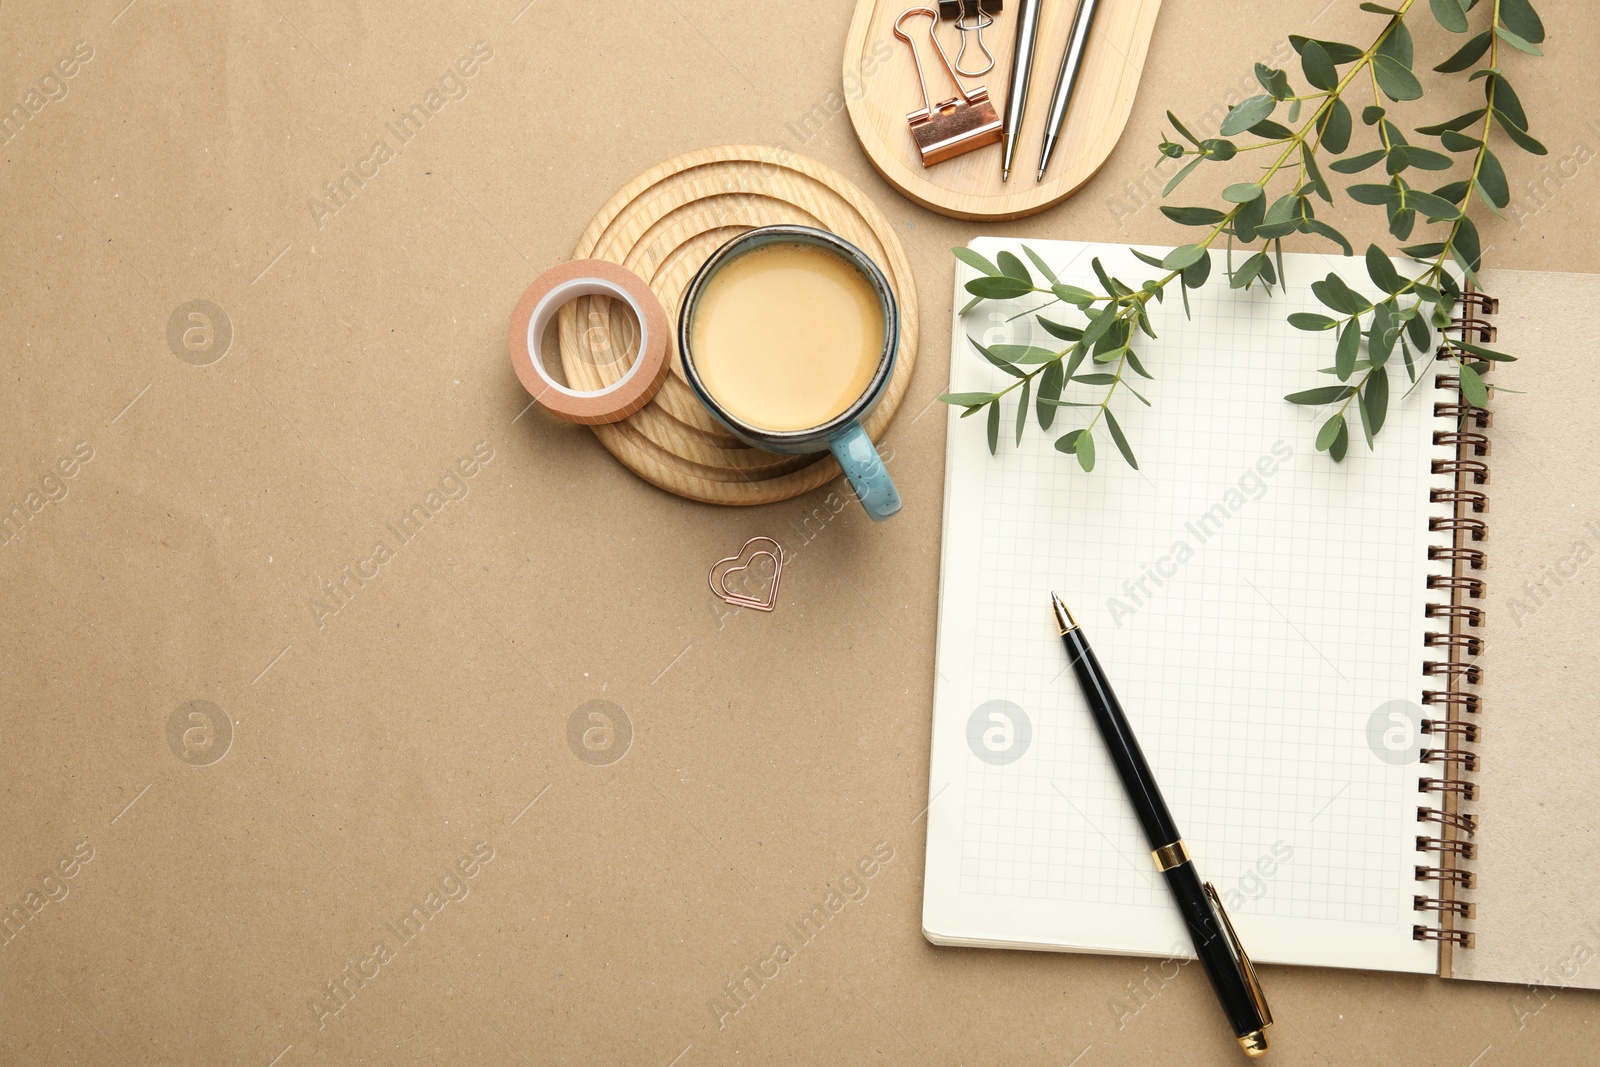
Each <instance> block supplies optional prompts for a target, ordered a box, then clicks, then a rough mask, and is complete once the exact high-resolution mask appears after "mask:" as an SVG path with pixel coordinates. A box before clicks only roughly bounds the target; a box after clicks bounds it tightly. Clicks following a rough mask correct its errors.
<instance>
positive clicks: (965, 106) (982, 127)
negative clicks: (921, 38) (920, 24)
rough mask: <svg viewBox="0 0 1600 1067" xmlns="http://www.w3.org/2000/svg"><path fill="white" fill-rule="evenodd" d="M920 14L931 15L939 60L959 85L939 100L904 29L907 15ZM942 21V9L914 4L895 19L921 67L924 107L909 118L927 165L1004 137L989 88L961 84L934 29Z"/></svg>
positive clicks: (919, 79) (919, 80) (931, 31)
mask: <svg viewBox="0 0 1600 1067" xmlns="http://www.w3.org/2000/svg"><path fill="white" fill-rule="evenodd" d="M917 15H926V16H927V17H928V19H929V22H928V40H929V41H931V42H932V43H933V50H934V51H935V52H936V53H938V55H939V62H940V63H942V64H943V65H944V69H945V72H946V73H948V74H949V75H950V80H951V81H952V82H954V83H955V87H956V95H955V96H952V97H951V98H950V99H948V100H945V101H943V102H941V103H939V104H935V103H933V100H932V98H931V97H930V96H928V83H927V80H926V79H924V78H923V76H922V58H921V57H920V56H919V55H918V54H917V45H916V42H914V41H913V40H912V39H911V38H910V37H909V36H908V35H907V34H906V32H905V30H903V29H901V26H902V24H903V23H904V22H905V21H906V20H907V19H909V18H913V17H915V16H917ZM938 25H939V13H938V12H937V11H935V10H934V9H933V8H931V7H914V8H911V9H910V10H909V11H906V12H904V13H903V14H901V16H900V17H899V18H897V19H895V20H894V35H895V36H896V37H898V38H900V39H901V40H902V41H904V42H905V43H906V45H907V47H909V48H910V49H911V63H912V65H913V66H915V67H916V68H917V85H919V86H920V87H921V89H922V107H921V108H919V109H917V110H916V111H913V112H911V113H910V114H908V115H907V116H906V121H907V122H909V123H910V124H911V137H912V139H913V140H914V141H916V143H917V152H918V153H919V154H920V155H921V156H922V165H923V166H924V167H931V166H933V165H934V164H935V163H943V162H944V161H945V160H947V159H954V158H955V157H956V156H959V155H963V154H964V153H967V152H971V151H972V150H973V149H975V148H983V147H984V146H985V145H992V144H996V143H998V142H999V140H1000V137H1001V133H1000V116H999V115H997V114H995V110H994V103H993V102H992V101H991V100H990V99H989V90H988V89H987V88H985V87H984V86H982V85H980V86H978V87H977V88H976V89H973V90H972V91H971V92H968V91H967V89H966V87H965V86H963V85H962V84H961V77H960V76H959V75H958V74H956V69H955V67H953V66H951V65H950V57H949V56H947V55H945V54H944V48H943V47H942V46H941V45H940V44H939V36H938V34H936V33H935V32H934V30H935V28H936V27H937V26H938Z"/></svg>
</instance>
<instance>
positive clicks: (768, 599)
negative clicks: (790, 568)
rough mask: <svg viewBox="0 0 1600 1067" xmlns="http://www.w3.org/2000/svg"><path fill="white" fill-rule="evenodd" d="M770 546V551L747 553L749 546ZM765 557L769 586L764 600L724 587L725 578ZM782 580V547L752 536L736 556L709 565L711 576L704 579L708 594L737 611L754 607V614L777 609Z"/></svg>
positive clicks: (772, 541) (744, 569)
mask: <svg viewBox="0 0 1600 1067" xmlns="http://www.w3.org/2000/svg"><path fill="white" fill-rule="evenodd" d="M758 544H759V545H770V546H771V547H770V548H767V547H761V548H756V549H754V551H752V550H751V546H753V545H758ZM760 556H765V557H767V558H768V559H770V560H771V561H772V585H771V586H770V587H769V588H768V589H767V595H766V596H765V597H759V598H758V597H751V596H744V595H743V594H740V593H735V592H734V591H733V590H731V589H729V588H728V578H729V577H730V576H731V575H735V574H739V573H741V572H743V571H746V570H748V569H749V568H750V567H751V565H752V564H754V563H755V561H756V559H757V558H758V557H760ZM782 577H783V546H782V545H780V544H778V542H777V541H775V540H773V539H772V538H770V537H752V538H750V540H748V541H746V542H745V543H744V547H743V548H741V549H739V552H738V554H737V555H733V556H724V557H723V558H722V559H719V560H717V561H716V562H715V563H713V564H712V565H711V573H710V574H708V575H707V576H706V580H707V581H708V582H710V584H711V591H712V592H713V593H715V594H716V595H717V596H718V597H720V598H721V599H722V600H724V601H726V602H728V603H729V604H732V605H734V606H735V607H741V608H754V609H756V610H757V611H771V610H772V609H773V608H775V607H777V606H778V581H779V579H781V578H782Z"/></svg>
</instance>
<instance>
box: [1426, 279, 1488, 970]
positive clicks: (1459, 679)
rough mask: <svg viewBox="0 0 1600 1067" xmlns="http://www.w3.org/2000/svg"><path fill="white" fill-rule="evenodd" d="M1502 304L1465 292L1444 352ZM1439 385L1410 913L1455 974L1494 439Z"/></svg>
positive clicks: (1466, 913) (1465, 942)
mask: <svg viewBox="0 0 1600 1067" xmlns="http://www.w3.org/2000/svg"><path fill="white" fill-rule="evenodd" d="M1498 310H1499V301H1497V300H1495V299H1494V298H1493V297H1489V296H1485V295H1484V294H1483V293H1479V292H1476V291H1474V290H1472V289H1471V288H1470V287H1469V288H1468V290H1467V291H1466V292H1465V293H1463V294H1462V297H1461V302H1460V305H1459V307H1458V309H1457V317H1456V318H1455V319H1453V320H1452V321H1451V324H1450V326H1449V327H1448V328H1446V329H1445V330H1444V331H1443V333H1444V335H1445V336H1444V339H1443V341H1442V342H1441V344H1440V350H1439V354H1440V355H1441V356H1446V355H1454V354H1456V353H1458V352H1460V351H1461V350H1460V349H1458V348H1457V347H1456V346H1455V344H1454V343H1453V342H1454V341H1455V340H1468V339H1473V340H1476V341H1480V342H1484V343H1488V342H1491V341H1493V340H1494V338H1495V327H1494V324H1493V323H1491V322H1489V321H1488V317H1489V316H1491V315H1493V314H1495V312H1496V311H1498ZM1435 385H1437V386H1438V387H1439V388H1443V389H1452V390H1453V391H1454V395H1455V399H1454V401H1453V402H1449V403H1438V404H1435V405H1434V406H1433V414H1434V416H1435V417H1437V418H1441V419H1449V420H1450V425H1451V428H1450V429H1448V430H1439V431H1437V432H1435V433H1434V435H1433V443H1434V444H1436V445H1441V446H1444V447H1448V448H1450V449H1451V451H1452V453H1453V456H1452V458H1451V459H1445V460H1435V461H1434V462H1433V465H1432V469H1433V473H1434V474H1440V475H1449V476H1450V487H1449V488H1438V489H1434V490H1433V491H1432V492H1431V493H1430V494H1429V500H1430V501H1431V502H1432V503H1435V504H1447V505H1449V506H1450V514H1449V515H1448V516H1447V517H1436V518H1432V519H1430V520H1429V521H1428V529H1429V530H1430V531H1431V532H1434V533H1443V534H1448V535H1449V538H1450V542H1449V544H1448V545H1434V546H1431V547H1430V548H1429V549H1428V559H1429V560H1431V561H1434V562H1438V563H1442V564H1445V568H1442V569H1441V573H1438V574H1434V575H1432V576H1430V577H1429V578H1428V588H1429V589H1430V590H1432V591H1436V592H1438V593H1441V594H1443V595H1445V596H1447V597H1448V598H1449V599H1447V600H1443V601H1440V602H1438V603H1433V604H1429V605H1428V606H1427V608H1426V609H1425V611H1426V615H1427V617H1428V618H1430V619H1439V620H1442V621H1443V622H1445V624H1446V625H1447V626H1448V629H1445V630H1440V631H1435V632H1431V633H1429V634H1427V635H1426V637H1425V638H1424V639H1423V643H1424V645H1425V646H1426V647H1427V648H1428V649H1430V650H1435V653H1436V655H1438V656H1439V657H1440V658H1438V659H1430V660H1429V661H1428V662H1426V663H1424V664H1423V674H1424V675H1425V676H1426V677H1428V678H1431V679H1441V680H1442V684H1443V688H1438V689H1427V690H1424V691H1423V694H1422V702H1423V704H1424V705H1426V706H1428V707H1429V708H1433V709H1438V710H1437V711H1436V712H1435V713H1434V714H1435V717H1432V718H1427V719H1424V720H1423V721H1422V732H1423V734H1425V735H1427V736H1428V737H1429V738H1430V739H1432V740H1433V744H1432V745H1431V746H1429V747H1425V748H1423V749H1422V756H1421V759H1422V762H1423V763H1425V764H1428V765H1429V766H1430V767H1432V768H1436V769H1435V770H1434V771H1433V773H1432V774H1429V775H1425V776H1423V777H1422V778H1420V779H1419V780H1418V782H1417V790H1418V792H1420V793H1424V794H1428V795H1429V803H1428V804H1426V805H1424V806H1420V807H1418V808H1417V821H1418V822H1419V823H1424V824H1431V825H1428V826H1426V827H1425V830H1426V832H1425V833H1422V834H1419V835H1418V836H1417V850H1418V851H1419V852H1424V853H1428V854H1429V855H1430V856H1431V858H1432V865H1431V866H1422V865H1419V866H1418V867H1417V868H1416V878H1417V881H1419V882H1433V883H1435V884H1436V887H1437V888H1436V889H1435V892H1434V894H1433V895H1427V894H1418V895H1417V896H1415V897H1413V898H1412V907H1413V909H1414V910H1416V911H1418V912H1424V913H1430V914H1429V918H1430V919H1431V920H1432V921H1431V922H1419V923H1417V924H1416V925H1414V926H1413V927H1412V928H1411V936H1412V937H1413V938H1414V939H1416V940H1418V941H1435V942H1438V943H1439V973H1440V974H1442V975H1444V976H1446V977H1448V976H1449V974H1450V969H1451V968H1450V953H1451V952H1452V950H1453V949H1455V948H1458V947H1459V948H1471V947H1472V931H1471V930H1470V929H1467V926H1466V924H1467V923H1468V922H1469V921H1470V920H1471V919H1472V918H1473V914H1474V907H1473V904H1472V902H1471V901H1470V900H1468V899H1467V898H1466V894H1467V893H1468V892H1469V891H1470V890H1471V889H1472V888H1473V883H1474V875H1473V872H1472V871H1471V870H1470V869H1469V868H1467V867H1465V866H1462V864H1463V862H1465V861H1469V860H1471V859H1472V858H1473V856H1474V855H1475V853H1476V851H1477V846H1476V844H1475V843H1474V842H1473V840H1472V839H1473V836H1474V835H1475V834H1476V833H1477V829H1478V819H1477V816H1476V815H1473V814H1471V813H1470V812H1468V811H1467V810H1465V809H1466V806H1467V805H1468V804H1469V803H1470V802H1472V801H1474V800H1476V799H1477V795H1478V793H1477V785H1476V784H1475V783H1473V782H1471V781H1469V780H1468V779H1467V777H1466V776H1467V775H1469V774H1471V772H1473V771H1474V770H1476V769H1477V766H1478V754H1477V752H1476V751H1475V750H1474V748H1473V746H1474V745H1476V744H1477V742H1478V737H1479V729H1478V724H1477V723H1475V722H1473V721H1471V719H1470V718H1469V716H1474V717H1475V716H1476V715H1477V714H1478V712H1479V710H1480V701H1479V698H1478V694H1477V693H1475V692H1473V691H1471V690H1470V689H1469V688H1468V686H1475V685H1477V684H1478V683H1479V682H1480V681H1481V680H1482V678H1483V672H1482V670H1481V669H1480V668H1479V667H1478V665H1477V663H1476V660H1477V658H1478V657H1479V656H1480V655H1481V654H1482V653H1483V640H1482V638H1480V637H1478V636H1477V635H1476V634H1474V633H1471V632H1470V631H1472V630H1475V629H1477V628H1478V627H1480V626H1482V625H1483V608H1482V607H1481V606H1479V604H1475V603H1473V601H1478V602H1481V601H1482V600H1483V579H1482V578H1480V577H1478V576H1477V575H1476V574H1475V573H1474V572H1476V571H1481V570H1482V569H1483V566H1484V563H1485V555H1484V552H1483V550H1482V549H1481V548H1477V547H1474V546H1475V544H1476V543H1477V542H1481V541H1483V540H1484V538H1485V537H1486V535H1487V533H1488V528H1487V526H1486V524H1485V521H1484V519H1483V518H1481V517H1480V516H1481V515H1482V514H1483V513H1484V512H1485V511H1487V510H1488V507H1489V497H1488V494H1487V493H1485V492H1484V490H1483V489H1482V488H1480V487H1481V486H1484V485H1486V484H1488V481H1489V465H1488V463H1487V462H1486V457H1487V456H1488V455H1489V438H1488V436H1487V435H1486V434H1485V433H1484V432H1483V431H1484V430H1486V429H1488V427H1489V424H1490V415H1489V412H1488V411H1486V410H1484V409H1482V408H1478V407H1474V406H1472V405H1471V404H1469V403H1468V402H1467V399H1466V397H1465V396H1464V395H1463V394H1462V393H1461V383H1460V380H1459V379H1458V378H1457V377H1456V376H1455V375H1447V374H1440V375H1439V376H1438V377H1437V378H1436V379H1435Z"/></svg>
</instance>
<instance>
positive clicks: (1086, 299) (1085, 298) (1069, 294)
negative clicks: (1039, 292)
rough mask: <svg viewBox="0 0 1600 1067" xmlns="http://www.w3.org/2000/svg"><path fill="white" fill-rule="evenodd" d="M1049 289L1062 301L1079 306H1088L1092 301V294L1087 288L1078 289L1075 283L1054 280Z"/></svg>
mask: <svg viewBox="0 0 1600 1067" xmlns="http://www.w3.org/2000/svg"><path fill="white" fill-rule="evenodd" d="M1050 291H1051V292H1052V293H1054V294H1056V299H1058V300H1060V301H1062V302H1063V303H1067V304H1076V305H1077V306H1078V307H1080V308H1088V307H1090V306H1091V305H1092V304H1093V303H1094V294H1093V293H1091V292H1089V290H1087V289H1079V288H1078V287H1077V286H1076V285H1068V284H1066V283H1065V282H1056V283H1055V284H1053V285H1051V286H1050Z"/></svg>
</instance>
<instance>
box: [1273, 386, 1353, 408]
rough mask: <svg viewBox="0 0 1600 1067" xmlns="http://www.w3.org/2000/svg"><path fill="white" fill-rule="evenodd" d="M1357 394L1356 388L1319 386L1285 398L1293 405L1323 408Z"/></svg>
mask: <svg viewBox="0 0 1600 1067" xmlns="http://www.w3.org/2000/svg"><path fill="white" fill-rule="evenodd" d="M1354 392H1355V389H1354V387H1352V386H1348V385H1319V386H1317V387H1316V388H1315V389H1306V390H1304V391H1302V392H1299V393H1290V394H1289V395H1288V396H1286V397H1284V399H1285V400H1287V401H1288V402H1289V403H1291V404H1303V405H1305V406H1307V407H1321V406H1322V405H1323V404H1337V403H1338V402H1339V401H1341V400H1344V399H1345V398H1346V397H1349V396H1350V395H1352V394H1353V393H1354Z"/></svg>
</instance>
